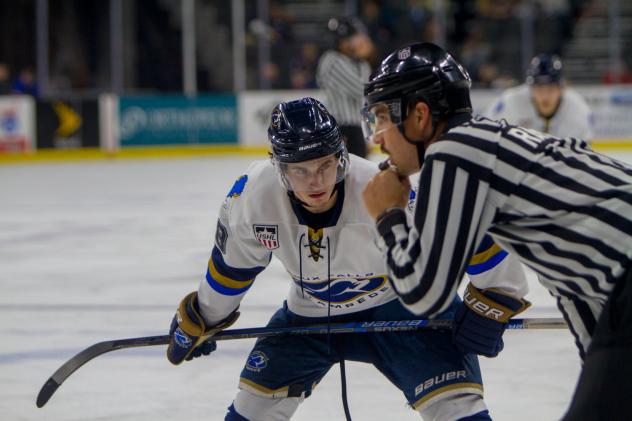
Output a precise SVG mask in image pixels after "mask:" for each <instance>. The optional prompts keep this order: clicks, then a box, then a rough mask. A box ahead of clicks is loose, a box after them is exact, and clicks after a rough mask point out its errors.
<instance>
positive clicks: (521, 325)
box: [36, 318, 567, 408]
mask: <svg viewBox="0 0 632 421" xmlns="http://www.w3.org/2000/svg"><path fill="white" fill-rule="evenodd" d="M451 327H452V320H395V321H370V322H348V323H330V324H329V325H326V324H323V325H308V326H295V327H293V326H291V327H254V328H245V329H230V330H224V331H221V332H218V333H217V334H215V335H214V336H213V340H216V341H225V340H231V339H249V338H264V337H270V336H281V335H327V334H340V333H384V332H405V331H414V330H421V329H450V328H451ZM566 327H567V325H566V323H565V322H564V320H562V319H556V318H551V319H548V318H547V319H512V320H510V321H509V324H508V325H507V328H508V329H564V328H566ZM168 343H169V335H159V336H145V337H140V338H129V339H115V340H111V341H104V342H99V343H96V344H94V345H92V346H89V347H88V348H86V349H84V350H83V351H81V352H79V353H78V354H77V355H75V356H74V357H72V358H71V359H69V360H68V361H66V362H65V363H64V364H63V365H62V366H61V367H59V369H57V371H55V373H53V375H52V376H51V377H50V378H49V379H48V381H46V383H45V384H44V386H42V389H41V390H40V392H39V394H38V396H37V402H36V404H37V406H38V407H39V408H41V407H42V406H44V405H46V402H48V400H49V399H50V398H51V396H52V395H53V393H55V391H56V390H57V389H58V388H59V386H61V384H62V383H63V382H64V381H65V380H66V379H67V378H68V377H70V375H71V374H72V373H74V372H75V371H77V369H79V368H80V367H81V366H83V365H84V364H85V363H87V362H88V361H90V360H92V359H94V358H96V357H98V356H99V355H102V354H105V353H107V352H111V351H116V350H118V349H125V348H139V347H146V346H155V345H167V344H168Z"/></svg>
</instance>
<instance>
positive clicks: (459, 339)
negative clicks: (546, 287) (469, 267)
mask: <svg viewBox="0 0 632 421" xmlns="http://www.w3.org/2000/svg"><path fill="white" fill-rule="evenodd" d="M529 306H531V303H530V302H529V301H527V300H524V299H518V298H514V297H512V296H510V295H507V294H506V293H503V292H502V291H500V290H497V289H486V290H479V289H478V288H476V287H475V286H474V285H472V284H471V283H470V284H469V285H468V286H467V290H466V291H465V294H464V295H463V303H461V305H460V307H459V308H458V309H457V310H456V312H455V314H454V319H453V323H452V338H453V340H454V343H455V344H456V346H457V348H459V349H460V350H461V351H462V352H465V353H473V354H479V355H484V356H486V357H495V356H497V355H498V353H499V352H500V351H502V349H503V347H504V343H503V333H504V332H505V328H506V327H507V323H508V322H509V319H510V318H512V317H513V316H515V315H516V314H519V313H522V312H523V311H525V310H526V309H527V308H529Z"/></svg>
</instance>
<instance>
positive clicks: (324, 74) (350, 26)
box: [316, 17, 375, 158]
mask: <svg viewBox="0 0 632 421" xmlns="http://www.w3.org/2000/svg"><path fill="white" fill-rule="evenodd" d="M327 28H328V30H329V32H330V33H331V34H332V36H333V38H334V42H335V44H336V48H335V49H330V50H327V51H325V52H324V53H323V55H322V56H321V57H320V59H319V61H318V68H317V70H316V81H317V83H318V86H319V87H320V88H321V89H322V90H323V91H324V93H325V96H326V98H327V100H326V104H327V107H329V109H330V110H331V112H332V114H333V115H335V116H336V119H337V120H338V123H339V124H340V130H341V132H342V134H343V135H344V137H345V138H346V144H347V150H348V151H349V153H352V154H354V155H357V156H360V157H362V158H365V157H366V156H367V145H366V142H365V140H364V136H363V135H362V126H361V119H360V114H359V110H360V109H361V108H362V105H363V102H364V96H363V89H364V83H365V82H368V80H369V76H371V65H370V64H369V62H368V59H369V58H370V57H371V56H373V54H374V50H375V48H374V45H373V42H372V41H371V38H369V35H368V33H367V31H366V28H365V27H364V25H363V24H362V22H360V20H359V19H357V18H354V17H350V18H343V17H340V18H331V19H330V20H329V22H328V24H327Z"/></svg>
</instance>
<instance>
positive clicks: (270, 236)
mask: <svg viewBox="0 0 632 421" xmlns="http://www.w3.org/2000/svg"><path fill="white" fill-rule="evenodd" d="M252 228H253V229H254V232H255V238H256V239H257V241H259V242H260V243H261V244H263V246H264V247H265V248H267V249H268V250H274V249H278V248H279V235H278V226H277V225H253V226H252Z"/></svg>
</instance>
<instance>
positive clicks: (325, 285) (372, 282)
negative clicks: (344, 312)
mask: <svg viewBox="0 0 632 421" xmlns="http://www.w3.org/2000/svg"><path fill="white" fill-rule="evenodd" d="M386 280H387V277H386V275H377V276H368V277H357V278H352V277H336V278H332V280H331V283H329V282H327V280H320V279H319V280H305V279H303V282H302V285H301V282H300V279H294V282H295V283H296V284H297V285H298V286H302V288H303V291H304V292H305V293H306V294H307V295H308V296H309V297H310V299H311V300H312V301H315V302H317V303H319V304H322V305H327V303H330V305H332V306H340V307H343V306H344V307H352V306H354V305H355V304H356V303H357V304H361V303H363V302H364V301H366V300H369V299H371V298H374V297H377V296H378V295H381V294H380V293H382V292H384V291H386V290H387V289H388V288H389V287H388V285H387V282H386Z"/></svg>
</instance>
